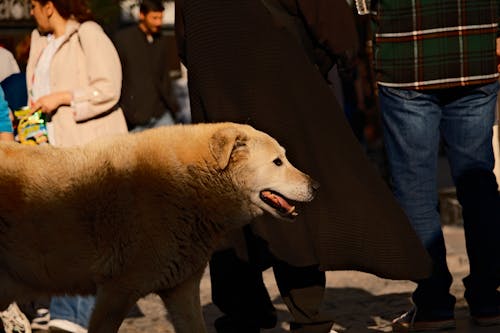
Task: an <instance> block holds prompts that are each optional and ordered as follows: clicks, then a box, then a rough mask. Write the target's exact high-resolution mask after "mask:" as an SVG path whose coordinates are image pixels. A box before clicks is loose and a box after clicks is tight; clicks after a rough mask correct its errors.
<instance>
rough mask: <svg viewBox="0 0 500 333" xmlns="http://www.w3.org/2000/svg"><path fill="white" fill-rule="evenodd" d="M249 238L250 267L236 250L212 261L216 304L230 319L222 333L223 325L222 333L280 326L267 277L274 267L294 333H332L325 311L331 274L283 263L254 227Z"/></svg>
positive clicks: (249, 231)
mask: <svg viewBox="0 0 500 333" xmlns="http://www.w3.org/2000/svg"><path fill="white" fill-rule="evenodd" d="M244 233H245V240H246V243H247V249H248V255H249V260H248V261H246V260H242V259H240V258H239V257H238V256H237V255H236V253H235V251H234V250H233V249H229V250H224V251H219V252H216V253H214V254H213V256H212V258H211V260H210V277H211V283H212V300H213V302H214V304H215V305H216V306H217V307H218V308H219V309H220V310H221V311H222V312H223V313H224V314H225V317H226V318H225V319H227V320H225V321H224V324H223V325H224V326H226V327H224V329H220V326H222V325H221V324H220V323H221V321H219V325H216V328H218V332H220V333H222V332H241V331H242V330H243V327H244V328H248V331H249V332H254V331H257V332H258V331H259V329H260V328H272V327H274V326H276V323H277V316H276V310H275V308H274V306H273V304H272V300H271V299H270V296H269V293H268V291H267V289H266V286H265V284H264V281H263V277H262V272H263V271H264V270H265V269H267V268H269V267H272V268H273V272H274V276H275V279H276V283H277V285H278V289H279V292H280V295H281V297H282V298H283V301H284V302H285V304H286V305H287V307H288V309H289V311H290V313H291V315H292V317H293V321H292V322H291V323H290V327H291V330H292V331H293V332H307V333H316V332H317V333H323V332H330V328H331V326H332V325H333V322H332V321H331V319H329V318H327V317H326V316H325V315H323V314H321V313H320V311H319V307H320V305H321V303H322V301H323V296H324V291H325V284H326V278H325V272H322V271H320V270H319V269H318V267H317V266H306V267H294V266H291V265H289V264H288V263H286V262H284V261H281V260H278V259H277V258H275V257H274V256H272V254H271V253H270V252H269V251H268V248H267V244H266V242H265V241H263V240H262V239H260V238H259V237H257V236H255V235H254V234H253V233H252V232H251V230H250V228H249V226H247V227H245V228H244ZM216 324H217V323H216ZM217 326H219V327H217ZM231 326H234V329H233V330H231Z"/></svg>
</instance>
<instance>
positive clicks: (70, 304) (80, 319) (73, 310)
mask: <svg viewBox="0 0 500 333" xmlns="http://www.w3.org/2000/svg"><path fill="white" fill-rule="evenodd" d="M94 303H95V297H94V296H86V297H83V296H62V297H53V298H52V299H51V301H50V319H64V320H67V321H70V322H72V323H75V324H78V325H80V326H82V327H84V328H87V327H88V326H89V320H90V316H91V314H92V310H93V308H94Z"/></svg>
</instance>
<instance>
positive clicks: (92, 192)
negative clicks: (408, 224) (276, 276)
mask: <svg viewBox="0 0 500 333" xmlns="http://www.w3.org/2000/svg"><path fill="white" fill-rule="evenodd" d="M316 188H317V184H316V183H315V182H314V181H313V180H312V179H311V178H309V177H308V176H307V175H305V174H304V173H302V172H300V171H298V170H297V169H295V168H294V167H293V166H292V165H291V164H290V163H289V162H288V161H287V159H286V157H285V151H284V149H283V148H282V147H280V146H279V144H278V143H277V142H276V141H275V140H274V139H273V138H271V137H270V136H269V135H267V134H265V133H263V132H260V131H257V130H255V129H253V128H252V127H250V126H246V125H237V124H232V123H219V124H200V125H187V126H171V127H165V128H159V129H154V130H149V131H146V132H143V133H138V134H127V135H123V136H118V137H113V138H110V139H106V140H103V141H99V142H94V143H92V144H90V145H87V146H85V147H83V148H69V149H68V148H64V149H62V148H53V147H49V146H41V147H30V146H22V145H19V144H13V143H6V144H1V145H0V308H1V309H4V308H6V307H7V306H8V305H9V304H10V303H11V302H12V301H21V300H26V299H33V298H34V297H37V296H41V295H54V294H63V293H68V294H74V293H81V294H88V293H96V295H97V301H96V306H95V309H94V313H93V315H92V318H91V323H90V328H89V332H90V333H110V332H116V331H118V328H119V326H120V324H121V322H122V321H123V318H124V317H125V316H126V314H127V312H128V310H129V308H130V307H131V306H132V305H133V304H134V303H135V302H136V301H137V300H138V299H139V298H140V297H142V296H144V295H146V294H148V293H151V292H156V293H158V294H159V295H160V296H161V297H162V299H163V301H164V302H165V304H166V307H167V309H168V311H169V313H170V314H171V316H172V320H173V324H174V326H175V329H176V332H178V333H199V332H206V329H205V325H204V322H203V317H202V312H201V307H200V299H199V280H200V278H201V274H202V272H203V270H204V268H205V266H206V263H207V261H208V258H209V255H210V254H211V251H212V250H213V248H214V247H215V246H216V244H217V240H218V238H219V237H220V236H221V235H222V234H223V233H224V232H225V231H227V230H229V229H231V228H236V227H238V226H241V225H243V224H245V223H247V222H249V221H250V220H251V219H252V218H253V217H255V216H258V215H260V214H262V213H263V212H264V211H267V212H268V213H270V214H272V215H274V216H276V217H280V218H293V216H295V215H296V212H295V209H294V207H293V206H292V204H290V203H289V202H288V201H289V200H293V201H300V202H305V201H310V200H312V198H313V196H314V192H315V190H316Z"/></svg>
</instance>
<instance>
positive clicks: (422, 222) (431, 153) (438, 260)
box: [379, 86, 455, 317]
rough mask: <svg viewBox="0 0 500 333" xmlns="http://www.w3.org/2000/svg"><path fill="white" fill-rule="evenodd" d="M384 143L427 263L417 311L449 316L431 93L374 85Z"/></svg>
mask: <svg viewBox="0 0 500 333" xmlns="http://www.w3.org/2000/svg"><path fill="white" fill-rule="evenodd" d="M379 97H380V106H381V110H382V121H383V126H384V142H385V146H386V150H387V157H388V161H389V167H390V170H391V177H392V181H393V191H394V195H395V197H396V199H397V200H398V201H399V203H400V205H401V206H402V208H403V209H404V211H405V212H406V214H407V215H408V218H409V219H410V222H411V224H412V226H413V228H414V229H415V231H416V233H417V235H418V236H419V237H420V239H421V241H422V243H423V244H424V246H425V248H426V249H427V251H428V252H429V254H430V256H431V257H432V259H433V271H432V274H431V276H430V277H429V278H428V279H425V280H421V281H418V286H417V288H416V290H415V292H414V293H413V295H412V298H413V302H414V303H415V305H416V306H417V307H419V309H420V312H427V311H428V312H430V313H431V314H433V315H436V316H443V317H448V316H452V315H453V308H454V304H455V298H454V297H453V296H452V295H451V294H450V293H449V289H450V286H451V282H452V277H451V274H450V272H449V270H448V266H447V263H446V248H445V243H444V237H443V232H442V229H441V221H440V217H439V213H438V193H437V158H438V147H439V140H440V133H439V124H440V119H441V108H440V106H439V105H438V103H437V100H436V98H435V97H434V96H433V95H432V94H424V93H420V92H416V91H411V90H405V89H393V88H388V87H383V86H380V89H379Z"/></svg>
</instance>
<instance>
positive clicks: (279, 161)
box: [273, 157, 283, 166]
mask: <svg viewBox="0 0 500 333" xmlns="http://www.w3.org/2000/svg"><path fill="white" fill-rule="evenodd" d="M273 163H274V164H276V165H277V166H280V165H282V164H283V161H282V160H281V158H279V157H278V158H276V159H275V160H274V161H273Z"/></svg>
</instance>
